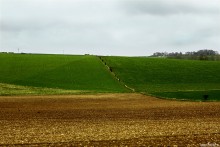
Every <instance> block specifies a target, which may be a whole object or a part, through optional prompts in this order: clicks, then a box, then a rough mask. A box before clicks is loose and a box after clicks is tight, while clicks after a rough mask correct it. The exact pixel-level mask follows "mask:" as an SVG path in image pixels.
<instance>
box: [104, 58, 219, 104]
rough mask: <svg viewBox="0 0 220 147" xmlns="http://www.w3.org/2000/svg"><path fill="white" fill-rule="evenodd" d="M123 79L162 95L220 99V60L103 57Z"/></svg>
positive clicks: (131, 85)
mask: <svg viewBox="0 0 220 147" xmlns="http://www.w3.org/2000/svg"><path fill="white" fill-rule="evenodd" d="M102 59H103V60H104V62H106V64H107V65H108V66H109V67H110V68H111V69H112V71H113V72H114V73H115V74H116V76H118V77H119V78H120V80H121V81H122V82H124V83H125V84H127V85H128V86H129V87H132V88H134V89H135V90H136V91H137V92H144V93H147V94H151V95H154V96H159V97H169V98H179V99H194V100H201V99H203V96H204V95H208V98H209V99H214V100H220V74H219V73H220V62H218V61H195V60H177V59H164V58H145V57H102Z"/></svg>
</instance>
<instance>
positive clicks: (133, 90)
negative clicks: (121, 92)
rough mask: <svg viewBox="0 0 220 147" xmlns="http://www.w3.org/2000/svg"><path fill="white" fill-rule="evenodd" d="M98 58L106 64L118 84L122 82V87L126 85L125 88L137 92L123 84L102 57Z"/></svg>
mask: <svg viewBox="0 0 220 147" xmlns="http://www.w3.org/2000/svg"><path fill="white" fill-rule="evenodd" d="M97 57H98V58H99V59H100V60H101V62H102V63H103V64H104V66H105V67H107V69H108V71H109V72H110V73H111V74H112V75H113V76H114V78H115V79H116V80H117V81H118V82H120V83H121V84H122V85H124V87H125V88H127V89H129V90H131V91H132V92H135V89H134V88H131V87H129V86H128V85H126V84H125V83H123V82H122V81H121V79H120V78H119V77H118V76H117V75H116V74H115V73H114V72H113V70H112V68H111V67H109V66H108V65H107V63H106V62H105V61H104V60H103V59H102V58H101V56H97Z"/></svg>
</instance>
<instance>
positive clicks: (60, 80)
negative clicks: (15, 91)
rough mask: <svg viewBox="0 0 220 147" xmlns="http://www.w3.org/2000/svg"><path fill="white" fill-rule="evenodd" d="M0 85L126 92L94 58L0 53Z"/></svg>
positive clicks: (99, 61) (97, 59) (98, 60)
mask: <svg viewBox="0 0 220 147" xmlns="http://www.w3.org/2000/svg"><path fill="white" fill-rule="evenodd" d="M0 83H7V84H14V85H21V86H30V87H41V88H55V89H63V90H81V91H92V92H126V91H127V89H126V88H125V87H124V86H123V85H122V84H120V83H119V82H118V81H117V80H116V79H115V78H114V76H113V75H111V74H110V73H109V71H108V69H107V68H106V67H105V66H104V65H103V63H102V62H101V60H100V59H99V58H97V57H96V56H71V55H33V54H0Z"/></svg>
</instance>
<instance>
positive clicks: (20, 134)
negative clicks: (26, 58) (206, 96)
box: [0, 94, 220, 146]
mask: <svg viewBox="0 0 220 147" xmlns="http://www.w3.org/2000/svg"><path fill="white" fill-rule="evenodd" d="M0 130H1V131H0V146H1V145H2V146H5V145H7V146H12V145H15V146H21V145H22V146H71V145H72V146H114V145H115V146H126V145H127V146H143V145H152V146H158V145H166V146H174V145H178V146H187V145H191V146H199V145H202V144H207V143H215V144H219V145H220V103H219V102H187V101H172V100H163V99H157V98H153V97H150V96H145V95H141V94H96V95H63V96H12V97H9V96H7V97H3V96H1V97H0Z"/></svg>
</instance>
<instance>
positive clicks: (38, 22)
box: [0, 0, 220, 56]
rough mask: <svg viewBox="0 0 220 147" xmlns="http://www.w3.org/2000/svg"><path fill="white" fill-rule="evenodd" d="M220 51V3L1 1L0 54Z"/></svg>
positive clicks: (178, 0) (181, 0)
mask: <svg viewBox="0 0 220 147" xmlns="http://www.w3.org/2000/svg"><path fill="white" fill-rule="evenodd" d="M18 48H19V52H27V53H56V54H63V53H65V54H87V53H88V54H96V55H124V56H145V55H151V54H152V53H154V52H157V51H160V52H165V51H167V52H174V51H178V52H180V51H182V52H186V51H197V50H199V49H213V50H215V51H218V52H220V0H0V51H7V52H9V51H12V52H18Z"/></svg>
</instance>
